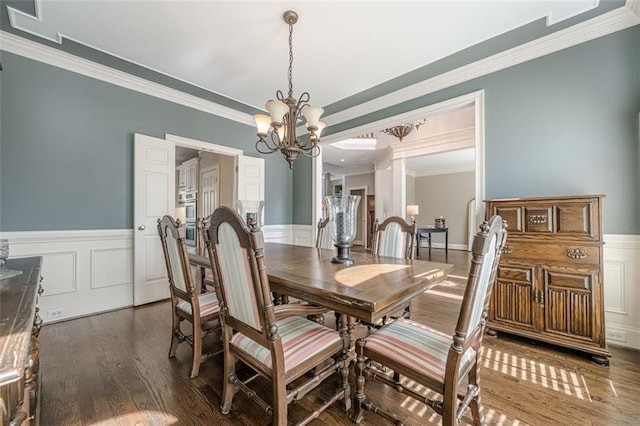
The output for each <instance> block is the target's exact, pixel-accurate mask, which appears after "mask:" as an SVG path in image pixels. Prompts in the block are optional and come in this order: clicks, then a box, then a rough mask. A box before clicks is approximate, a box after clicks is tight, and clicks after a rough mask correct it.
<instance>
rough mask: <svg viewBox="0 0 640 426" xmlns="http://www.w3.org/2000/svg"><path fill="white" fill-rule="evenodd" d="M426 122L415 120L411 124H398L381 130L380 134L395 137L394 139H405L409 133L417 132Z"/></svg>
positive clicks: (424, 120)
mask: <svg viewBox="0 0 640 426" xmlns="http://www.w3.org/2000/svg"><path fill="white" fill-rule="evenodd" d="M426 121H427V120H426V119H422V120H417V121H413V122H411V123H406V124H400V125H399V126H394V127H389V128H388V129H382V130H381V132H382V133H386V134H387V135H391V136H395V137H396V138H398V139H400V142H402V139H403V138H405V137H407V136H408V135H409V134H410V133H411V132H415V131H416V130H418V128H419V127H420V126H422V125H423V124H424V123H425V122H426Z"/></svg>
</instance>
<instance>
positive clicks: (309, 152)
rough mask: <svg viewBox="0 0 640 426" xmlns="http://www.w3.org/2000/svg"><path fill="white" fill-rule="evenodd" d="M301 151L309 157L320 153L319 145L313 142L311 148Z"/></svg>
mask: <svg viewBox="0 0 640 426" xmlns="http://www.w3.org/2000/svg"><path fill="white" fill-rule="evenodd" d="M302 153H303V154H304V155H305V156H306V157H309V158H315V157H317V156H318V155H320V146H319V145H318V144H313V148H311V149H307V150H304V149H303V150H302Z"/></svg>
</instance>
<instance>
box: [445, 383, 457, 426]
mask: <svg viewBox="0 0 640 426" xmlns="http://www.w3.org/2000/svg"><path fill="white" fill-rule="evenodd" d="M457 406H458V395H457V390H456V387H455V386H453V385H452V386H451V389H448V388H447V384H445V388H444V394H443V398H442V426H457V425H458V421H457V419H456V414H457V410H456V407H457Z"/></svg>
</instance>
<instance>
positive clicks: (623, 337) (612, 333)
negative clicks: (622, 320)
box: [607, 329, 627, 342]
mask: <svg viewBox="0 0 640 426" xmlns="http://www.w3.org/2000/svg"><path fill="white" fill-rule="evenodd" d="M607 340H615V341H617V342H626V341H627V333H626V332H624V331H620V330H612V329H607Z"/></svg>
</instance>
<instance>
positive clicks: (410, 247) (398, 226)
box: [368, 216, 416, 328]
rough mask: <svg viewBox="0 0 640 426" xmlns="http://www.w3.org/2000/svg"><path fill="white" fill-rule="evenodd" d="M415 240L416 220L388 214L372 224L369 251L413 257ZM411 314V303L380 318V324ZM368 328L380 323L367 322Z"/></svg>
mask: <svg viewBox="0 0 640 426" xmlns="http://www.w3.org/2000/svg"><path fill="white" fill-rule="evenodd" d="M415 241H416V222H415V221H411V223H407V222H406V221H405V220H404V219H403V218H401V217H400V216H389V217H388V218H386V219H385V220H384V221H383V222H382V223H379V221H378V219H376V221H375V222H374V225H373V244H372V247H371V253H373V254H375V255H378V256H387V257H398V258H402V259H413V258H414V242H415ZM410 316H411V305H407V306H405V308H404V309H403V310H402V311H401V312H396V313H393V314H391V315H389V316H386V317H384V318H383V319H382V324H386V323H387V322H388V321H389V320H391V319H395V318H399V317H403V318H409V317H410ZM368 325H369V328H371V327H377V326H379V325H380V324H377V325H376V324H368Z"/></svg>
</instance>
